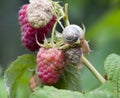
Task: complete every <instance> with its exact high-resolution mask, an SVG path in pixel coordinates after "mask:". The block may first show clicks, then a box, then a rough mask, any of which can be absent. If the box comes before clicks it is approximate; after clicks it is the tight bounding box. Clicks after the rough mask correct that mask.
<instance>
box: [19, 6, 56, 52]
mask: <svg viewBox="0 0 120 98" xmlns="http://www.w3.org/2000/svg"><path fill="white" fill-rule="evenodd" d="M27 7H28V4H24V5H23V6H22V7H21V9H20V10H19V12H18V21H19V23H20V25H21V32H22V33H21V35H22V39H21V40H22V43H23V45H24V46H25V47H26V48H28V49H29V50H31V51H36V50H38V49H39V47H40V46H39V45H38V44H37V43H36V38H35V35H37V40H38V42H39V43H43V40H44V37H45V36H47V35H48V33H49V32H50V30H51V28H52V27H53V25H54V23H55V21H56V17H55V16H54V15H53V17H52V19H51V20H50V21H49V23H47V24H46V25H45V26H44V27H41V28H37V29H35V28H34V27H32V26H31V25H30V23H29V22H28V17H27Z"/></svg>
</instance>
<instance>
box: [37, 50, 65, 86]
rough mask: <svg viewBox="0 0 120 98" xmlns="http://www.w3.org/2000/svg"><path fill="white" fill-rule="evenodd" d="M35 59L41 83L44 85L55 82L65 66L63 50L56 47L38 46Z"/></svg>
mask: <svg viewBox="0 0 120 98" xmlns="http://www.w3.org/2000/svg"><path fill="white" fill-rule="evenodd" d="M36 61H37V67H38V68H37V72H38V76H39V78H40V80H41V83H42V84H46V85H53V84H55V83H57V81H58V80H59V78H60V76H61V74H62V72H63V69H64V66H65V60H64V53H63V51H62V50H58V49H57V48H49V49H45V48H40V50H39V52H38V53H37V59H36Z"/></svg>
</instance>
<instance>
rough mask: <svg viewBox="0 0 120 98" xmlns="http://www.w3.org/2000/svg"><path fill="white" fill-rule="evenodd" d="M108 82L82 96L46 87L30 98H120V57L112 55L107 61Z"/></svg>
mask: <svg viewBox="0 0 120 98" xmlns="http://www.w3.org/2000/svg"><path fill="white" fill-rule="evenodd" d="M105 71H106V73H107V76H108V80H107V81H106V82H105V83H104V84H102V85H101V86H100V87H99V88H97V89H95V90H93V91H90V92H88V93H85V94H82V93H80V92H73V91H69V90H58V89H56V88H54V87H49V86H45V87H43V88H37V89H36V90H35V92H33V93H32V94H31V96H30V98H119V97H120V91H119V90H120V56H118V55H116V54H111V55H110V56H108V58H107V59H106V61H105Z"/></svg>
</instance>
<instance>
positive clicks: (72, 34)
mask: <svg viewBox="0 0 120 98" xmlns="http://www.w3.org/2000/svg"><path fill="white" fill-rule="evenodd" d="M62 38H63V40H64V41H65V42H66V43H68V44H72V43H74V42H76V41H77V40H78V39H82V38H83V39H84V30H82V29H81V28H80V27H79V26H77V25H74V24H72V25H69V26H67V27H66V28H65V29H64V30H63V32H62Z"/></svg>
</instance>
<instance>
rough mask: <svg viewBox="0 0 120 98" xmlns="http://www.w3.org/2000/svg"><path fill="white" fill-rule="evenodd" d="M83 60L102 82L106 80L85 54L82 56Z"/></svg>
mask: <svg viewBox="0 0 120 98" xmlns="http://www.w3.org/2000/svg"><path fill="white" fill-rule="evenodd" d="M81 61H82V62H83V63H84V64H85V66H86V67H87V68H88V69H89V70H90V71H91V72H92V73H93V75H94V76H95V77H96V78H97V79H98V80H99V82H100V83H101V84H103V83H104V82H105V79H104V78H103V77H102V76H101V75H100V73H99V72H98V71H97V70H96V69H95V68H94V66H93V65H92V64H91V63H90V62H89V61H88V60H87V59H86V58H85V57H84V56H82V57H81Z"/></svg>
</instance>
